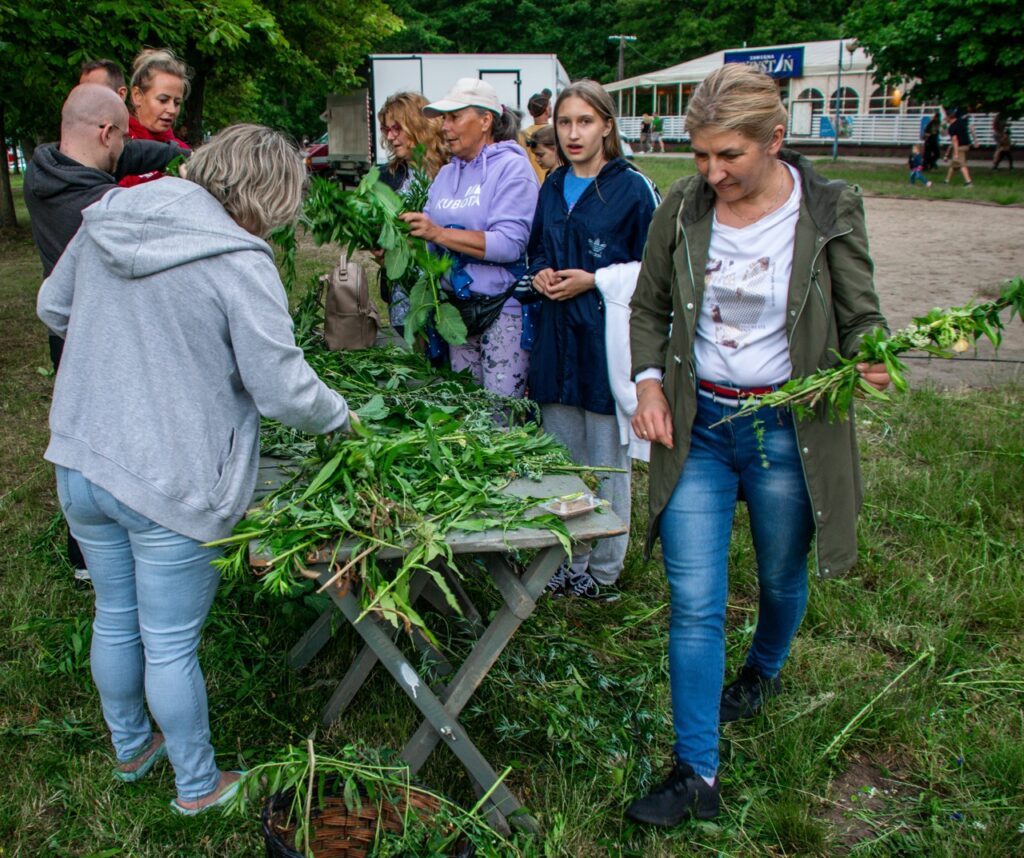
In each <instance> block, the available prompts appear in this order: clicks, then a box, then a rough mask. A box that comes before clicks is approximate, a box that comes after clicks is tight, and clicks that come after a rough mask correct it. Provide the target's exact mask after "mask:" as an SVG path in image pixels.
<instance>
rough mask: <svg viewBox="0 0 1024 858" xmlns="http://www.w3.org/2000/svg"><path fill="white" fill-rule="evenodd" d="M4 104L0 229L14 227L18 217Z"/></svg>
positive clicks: (0, 122)
mask: <svg viewBox="0 0 1024 858" xmlns="http://www.w3.org/2000/svg"><path fill="white" fill-rule="evenodd" d="M4 109H5V107H4V104H3V102H0V158H3V161H4V163H3V167H0V230H5V229H14V228H15V227H16V226H17V225H18V218H17V216H16V215H15V214H14V192H13V191H12V190H11V174H10V173H9V172H8V170H7V130H6V128H5V127H4Z"/></svg>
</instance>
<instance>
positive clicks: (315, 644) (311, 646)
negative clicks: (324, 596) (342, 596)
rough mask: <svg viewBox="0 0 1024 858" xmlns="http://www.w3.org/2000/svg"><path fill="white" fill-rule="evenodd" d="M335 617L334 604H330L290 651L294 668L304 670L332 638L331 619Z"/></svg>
mask: <svg viewBox="0 0 1024 858" xmlns="http://www.w3.org/2000/svg"><path fill="white" fill-rule="evenodd" d="M333 617H334V606H333V605H328V606H327V608H325V609H324V612H323V613H322V614H321V615H320V616H319V617H317V618H316V620H315V621H314V623H313V625H311V626H310V627H309V628H308V629H307V630H306V633H305V634H304V635H303V636H302V637H301V638H299V640H298V642H297V643H296V644H295V646H293V647H292V648H291V649H290V650H289V651H288V666H289V667H290V668H291V669H292V670H302V668H304V667H305V666H306V665H307V664H309V663H310V662H311V661H312V660H313V659H314V658H315V657H316V654H317V653H318V652H320V650H322V649H323V648H324V647H325V646H326V645H327V642H328V641H329V640H330V639H331V621H332V619H333Z"/></svg>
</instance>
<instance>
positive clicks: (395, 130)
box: [380, 122, 402, 137]
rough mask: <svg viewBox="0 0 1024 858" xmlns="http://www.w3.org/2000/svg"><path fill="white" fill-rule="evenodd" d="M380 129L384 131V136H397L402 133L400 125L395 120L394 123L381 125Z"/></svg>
mask: <svg viewBox="0 0 1024 858" xmlns="http://www.w3.org/2000/svg"><path fill="white" fill-rule="evenodd" d="M380 129H381V131H383V132H384V136H385V137H397V136H398V135H399V134H401V133H402V126H401V125H399V124H398V123H397V122H396V123H395V124H394V125H382V126H381V127H380Z"/></svg>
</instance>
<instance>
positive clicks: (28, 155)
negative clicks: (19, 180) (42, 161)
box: [21, 137, 36, 167]
mask: <svg viewBox="0 0 1024 858" xmlns="http://www.w3.org/2000/svg"><path fill="white" fill-rule="evenodd" d="M35 151H36V139H35V138H34V137H22V138H21V157H23V158H24V159H25V166H26V167H27V166H28V162H29V161H31V160H32V154H33V153H34V152H35Z"/></svg>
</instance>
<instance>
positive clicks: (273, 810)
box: [262, 790, 476, 858]
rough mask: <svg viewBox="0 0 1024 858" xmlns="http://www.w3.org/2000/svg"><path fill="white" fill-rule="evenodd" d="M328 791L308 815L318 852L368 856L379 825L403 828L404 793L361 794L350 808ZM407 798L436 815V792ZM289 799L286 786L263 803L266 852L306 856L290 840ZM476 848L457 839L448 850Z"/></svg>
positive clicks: (423, 815)
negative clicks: (389, 796) (287, 822)
mask: <svg viewBox="0 0 1024 858" xmlns="http://www.w3.org/2000/svg"><path fill="white" fill-rule="evenodd" d="M330 792H332V791H329V792H328V794H327V795H325V796H324V802H323V807H321V808H319V809H315V810H314V811H313V812H312V814H311V816H310V833H309V836H310V842H309V847H310V849H311V850H312V851H313V854H315V855H316V858H369V856H371V855H372V850H373V844H374V842H375V841H376V839H377V830H378V828H383V829H384V830H385V831H390V832H393V833H395V834H397V833H400V832H401V831H402V827H403V826H402V820H403V817H404V815H405V809H406V801H405V798H406V796H405V795H403V796H402V797H401V798H400V799H399V800H398V801H397V802H396V803H391V802H389V801H387V800H386V799H381V800H378V801H371V800H370V799H368V798H367V797H366V796H365V794H364V795H363V801H362V806H361V807H360V808H358V809H353V810H349V809H348V807H347V806H346V805H345V801H344V800H343V799H342V797H341V795H338V794H333V795H332V794H330ZM333 792H340V791H339V790H335V791H333ZM408 798H409V808H410V811H411V812H412V813H415V814H416V815H417V816H418V817H420V819H429V818H430V817H432V816H434V815H435V814H436V813H437V811H438V810H439V809H440V806H441V803H440V801H439V800H438V799H437V798H436V797H434V796H432V795H429V794H425V793H422V792H410V793H409V794H408ZM291 801H292V796H291V792H290V791H288V792H283V793H276V794H275V795H272V796H270V798H269V799H267V801H266V803H265V804H264V805H263V814H262V816H263V839H264V841H265V843H266V846H267V858H305V856H304V855H303V854H302V853H301V852H298V851H296V850H295V848H294V846H293V845H292V829H291V828H288V827H286V826H285V825H284V820H285V818H286V814H287V813H288V808H289V806H290V805H291ZM475 851H476V850H475V849H474V848H473V846H472V845H470V844H464V843H461V842H460V843H459V844H456V846H455V847H454V848H453V850H452V853H451V854H452V855H453V858H470V856H472V855H473V854H474V853H475Z"/></svg>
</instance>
